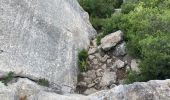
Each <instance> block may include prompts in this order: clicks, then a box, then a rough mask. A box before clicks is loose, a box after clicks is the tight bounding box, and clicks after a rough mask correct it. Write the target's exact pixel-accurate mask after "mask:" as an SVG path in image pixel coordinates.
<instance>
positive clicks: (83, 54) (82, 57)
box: [78, 49, 88, 72]
mask: <svg viewBox="0 0 170 100" xmlns="http://www.w3.org/2000/svg"><path fill="white" fill-rule="evenodd" d="M87 58H88V51H87V50H85V49H83V50H81V51H80V52H79V54H78V66H79V69H80V71H81V72H84V71H87V67H88V63H87Z"/></svg>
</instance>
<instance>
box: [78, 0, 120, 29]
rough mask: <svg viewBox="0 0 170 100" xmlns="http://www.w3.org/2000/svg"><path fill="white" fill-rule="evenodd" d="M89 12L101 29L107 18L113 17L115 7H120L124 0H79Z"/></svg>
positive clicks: (92, 20) (97, 27)
mask: <svg viewBox="0 0 170 100" xmlns="http://www.w3.org/2000/svg"><path fill="white" fill-rule="evenodd" d="M78 1H79V3H80V5H81V6H82V7H83V8H84V9H85V10H86V11H87V12H88V13H89V15H90V21H91V23H92V25H93V26H94V27H95V29H97V30H99V31H100V30H101V29H102V26H103V21H104V20H105V18H109V17H111V15H112V13H114V8H119V7H120V6H121V4H122V3H123V0H78Z"/></svg>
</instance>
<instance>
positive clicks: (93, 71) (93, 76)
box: [87, 70, 96, 79]
mask: <svg viewBox="0 0 170 100" xmlns="http://www.w3.org/2000/svg"><path fill="white" fill-rule="evenodd" d="M87 77H89V78H92V79H95V78H96V74H95V70H89V71H88V72H87Z"/></svg>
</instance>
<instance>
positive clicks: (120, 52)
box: [114, 42, 126, 56]
mask: <svg viewBox="0 0 170 100" xmlns="http://www.w3.org/2000/svg"><path fill="white" fill-rule="evenodd" d="M114 54H115V55H116V56H124V55H126V43H125V42H123V43H121V44H119V45H118V46H117V47H116V49H115V51H114Z"/></svg>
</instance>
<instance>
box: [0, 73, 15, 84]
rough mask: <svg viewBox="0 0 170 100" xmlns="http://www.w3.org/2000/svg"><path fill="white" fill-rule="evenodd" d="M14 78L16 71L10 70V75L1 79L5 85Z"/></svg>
mask: <svg viewBox="0 0 170 100" xmlns="http://www.w3.org/2000/svg"><path fill="white" fill-rule="evenodd" d="M13 78H14V72H9V73H8V75H7V76H5V77H4V78H2V80H1V81H2V83H4V84H5V85H7V84H8V83H9V82H10V81H11V80H12V79H13Z"/></svg>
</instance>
